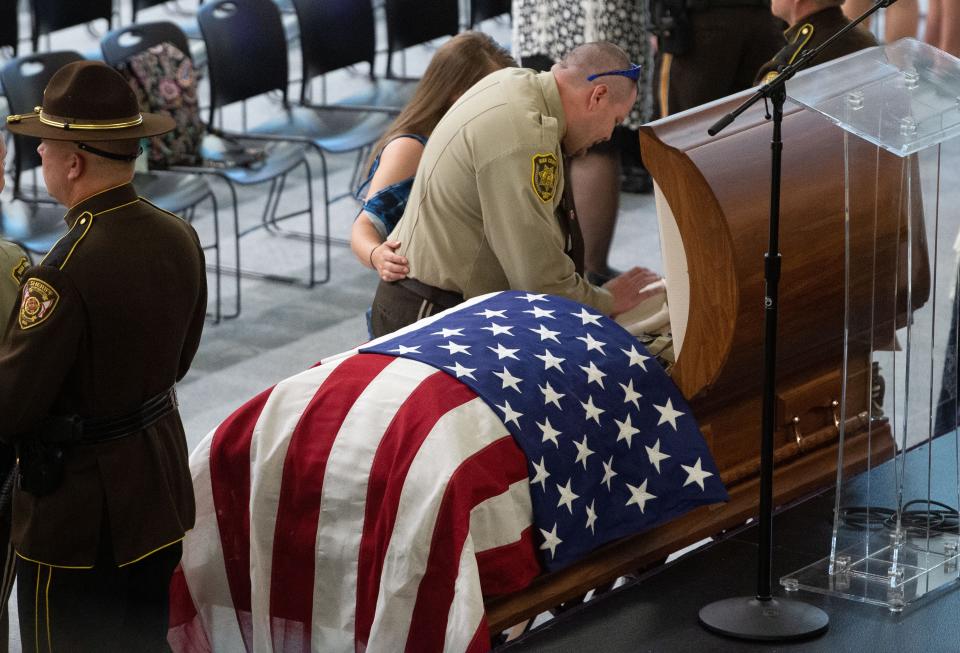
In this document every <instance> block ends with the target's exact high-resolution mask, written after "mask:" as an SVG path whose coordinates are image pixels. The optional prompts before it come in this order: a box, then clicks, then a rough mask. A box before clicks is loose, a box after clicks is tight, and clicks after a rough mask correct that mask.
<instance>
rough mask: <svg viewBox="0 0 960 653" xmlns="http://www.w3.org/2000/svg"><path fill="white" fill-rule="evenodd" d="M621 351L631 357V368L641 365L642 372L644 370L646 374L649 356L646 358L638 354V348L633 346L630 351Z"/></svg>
mask: <svg viewBox="0 0 960 653" xmlns="http://www.w3.org/2000/svg"><path fill="white" fill-rule="evenodd" d="M620 351H622V352H623V353H624V354H626V355H627V356H629V357H630V365H629V367H633V366H634V365H639V366H640V369H641V370H643V371H644V372H646V371H647V364H646V361H648V360H650V357H649V356H644V355H643V354H641V353H640V352H638V351H637V348H636V347H634V346H633V345H630V351H627V350H626V349H621V350H620Z"/></svg>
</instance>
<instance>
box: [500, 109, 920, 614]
mask: <svg viewBox="0 0 960 653" xmlns="http://www.w3.org/2000/svg"><path fill="white" fill-rule="evenodd" d="M746 95H747V93H743V94H740V95H738V96H731V97H730V98H726V99H723V100H719V101H717V102H715V103H712V104H709V105H705V106H703V107H700V108H697V109H693V110H691V111H688V112H685V113H682V114H677V115H676V116H671V117H669V118H666V119H664V120H660V121H658V122H655V123H652V124H650V125H647V126H645V127H643V128H641V132H640V142H641V149H642V152H643V159H644V162H645V164H646V166H647V168H648V169H649V171H650V173H651V174H652V175H653V178H654V179H655V181H656V183H657V187H658V188H657V194H658V196H657V202H658V213H659V215H660V221H661V225H660V228H661V241H662V242H663V252H662V254H663V259H664V266H665V276H666V279H667V288H668V301H669V304H670V317H671V324H672V329H673V334H674V343H675V350H676V351H677V352H678V354H677V361H676V365H675V366H674V368H673V372H672V376H673V379H674V380H675V382H676V383H677V385H678V386H679V388H680V389H681V391H682V392H683V394H684V395H685V396H686V397H687V398H688V399H689V400H690V403H691V407H692V409H693V412H694V415H695V416H696V418H697V420H698V422H699V424H700V426H701V429H702V431H703V434H704V436H705V437H706V440H707V443H708V444H709V445H710V448H711V450H712V453H713V456H714V459H715V461H716V463H717V466H718V467H719V469H720V470H721V475H722V479H723V481H724V482H725V484H726V485H727V488H728V490H729V493H730V498H731V500H730V502H729V503H727V504H720V505H713V506H708V507H703V508H700V509H697V510H694V511H693V512H691V513H689V514H687V515H686V516H685V517H683V518H681V519H678V520H676V521H674V522H671V523H669V524H667V525H665V526H661V527H659V528H656V529H654V530H653V531H650V532H647V533H642V534H640V535H636V536H633V537H630V538H626V539H624V540H621V541H619V542H616V543H614V544H612V545H608V546H605V547H603V548H601V549H599V550H597V551H595V552H594V553H593V554H591V555H590V556H589V557H587V558H586V559H584V560H582V561H581V562H579V563H578V564H575V565H573V566H572V567H570V568H567V569H564V570H562V571H560V572H557V573H554V574H549V575H545V576H542V577H540V578H538V579H537V580H536V581H535V582H534V583H533V585H531V586H530V587H528V588H527V589H525V590H524V591H522V592H518V593H515V594H511V595H508V596H504V597H498V598H495V599H492V600H489V601H488V602H487V617H488V621H489V624H490V630H491V632H493V633H496V632H499V631H501V630H503V629H505V628H507V627H509V626H511V625H513V624H516V623H519V622H521V621H523V620H524V619H527V618H530V617H533V616H535V615H536V614H538V613H540V612H542V611H543V610H547V609H551V608H554V607H556V606H558V605H561V604H563V603H564V602H566V601H570V600H572V599H575V598H577V597H580V596H582V595H583V594H584V593H586V592H587V591H589V590H590V589H593V588H597V587H602V586H604V585H605V584H608V583H610V582H611V581H613V580H614V579H616V578H617V577H618V576H621V575H624V574H626V573H631V572H635V571H636V570H638V569H643V568H644V567H646V566H649V565H651V564H653V563H655V562H656V561H658V560H662V559H663V558H665V557H666V556H667V555H668V554H670V553H672V552H674V551H677V550H679V549H681V548H683V547H684V546H687V545H689V544H691V543H693V542H697V541H699V540H701V539H703V538H705V537H709V536H713V535H716V534H718V533H720V532H721V531H723V530H725V529H729V528H732V527H736V526H738V525H741V524H743V523H744V522H745V521H746V520H747V519H748V518H750V517H753V516H755V515H756V513H757V506H758V501H759V477H758V472H759V450H760V413H761V377H762V366H761V357H762V336H763V313H764V310H763V298H764V280H763V255H764V252H765V250H766V246H767V238H768V214H769V201H768V198H769V193H770V172H769V170H770V138H771V134H772V126H771V124H770V122H769V121H768V120H767V119H766V117H765V115H764V107H763V104H762V103H760V104H757V105H755V106H754V107H753V108H752V109H751V110H750V111H748V112H747V113H745V114H744V115H742V116H741V117H740V119H739V120H738V121H737V122H736V123H734V124H733V125H732V126H731V127H729V128H728V129H727V130H726V131H725V132H723V133H722V134H721V135H719V136H718V137H716V138H711V137H710V136H708V135H707V128H708V127H709V126H710V125H711V124H713V123H714V122H716V120H718V119H719V118H720V117H722V116H723V115H725V114H726V113H729V112H730V111H731V110H733V109H734V108H735V107H736V106H738V105H739V104H740V102H741V101H742V100H743V99H745V97H746ZM783 133H784V159H783V184H782V200H781V205H782V208H781V251H782V255H783V273H782V280H781V285H780V301H781V305H780V320H779V342H778V363H777V369H778V377H777V414H776V424H777V431H776V434H775V460H776V472H775V476H774V493H775V496H774V500H775V504H776V505H783V504H784V503H786V502H789V501H791V500H794V499H797V498H799V497H802V496H804V495H808V494H810V493H813V492H816V491H819V490H822V489H825V488H826V487H828V486H829V485H831V483H833V482H834V481H835V479H836V471H837V459H838V441H839V433H840V419H841V414H843V415H845V416H846V429H845V440H844V452H843V461H844V462H843V464H844V467H845V468H846V469H847V470H848V472H850V473H854V472H856V471H858V470H861V469H863V468H864V467H865V465H866V461H867V459H868V457H872V460H873V462H874V464H875V463H876V462H877V461H878V460H881V459H883V458H885V457H889V456H890V455H892V452H893V442H892V439H891V437H890V436H889V429H888V427H887V425H886V423H885V422H884V421H883V420H882V419H880V420H878V419H874V420H873V423H871V420H870V417H869V416H868V415H869V412H868V408H869V405H870V400H871V396H870V395H871V392H872V391H873V390H874V386H876V385H877V384H876V383H874V382H873V381H874V379H873V377H872V375H873V374H874V371H873V370H872V368H871V365H870V362H869V361H870V348H871V346H872V347H874V348H877V349H882V348H890V347H892V346H896V345H895V337H894V331H895V329H896V328H899V327H901V326H903V325H904V324H905V321H906V317H905V314H906V310H905V309H906V307H905V306H896V307H895V306H892V305H890V306H884V305H882V304H879V305H877V311H876V313H875V315H877V316H889V318H888V323H889V324H888V325H884V327H885V328H884V329H882V330H878V329H877V328H876V325H874V327H873V334H874V340H873V344H872V345H871V344H870V341H869V339H868V338H867V337H858V336H859V334H865V333H867V332H868V331H870V325H867V324H857V323H853V322H851V324H850V325H849V329H850V338H849V348H850V356H849V361H850V364H849V368H848V371H847V375H848V379H849V381H850V382H849V383H848V384H847V394H846V410H845V411H841V406H840V399H841V385H842V383H841V381H842V373H843V372H842V360H843V344H844V339H843V334H844V288H845V279H844V238H845V236H844V218H845V206H846V203H845V192H846V187H845V186H846V182H845V174H844V170H845V168H844V148H845V147H847V148H848V154H849V157H850V159H849V160H850V161H851V162H852V163H851V165H850V166H849V168H848V170H849V171H850V175H851V176H850V185H849V190H850V193H851V196H855V197H856V198H863V201H858V202H852V203H851V207H852V208H851V215H850V246H851V251H852V252H859V251H863V252H869V255H871V256H874V253H875V265H874V266H873V279H853V280H851V284H850V303H851V307H857V306H869V304H870V302H872V301H873V297H872V294H873V293H872V290H873V288H874V287H884V286H885V285H886V283H887V282H889V280H891V279H893V280H895V281H894V283H900V284H905V283H907V282H908V277H912V284H913V285H912V297H913V300H912V302H913V304H914V308H917V307H919V306H920V305H922V304H923V303H925V302H926V299H927V297H928V295H929V289H930V283H929V276H930V275H929V270H928V262H927V260H926V259H923V258H921V257H914V259H913V270H912V271H911V274H909V275H908V274H906V270H905V269H904V268H905V266H904V265H903V264H901V263H898V262H897V261H898V260H900V261H903V260H906V259H907V257H905V256H903V257H899V256H897V250H898V248H901V247H903V246H904V245H905V244H906V238H907V237H908V236H907V234H908V233H913V234H918V236H917V237H920V236H919V234H922V233H923V229H919V228H914V229H912V230H908V229H907V225H906V218H905V216H907V215H908V212H907V210H906V208H907V207H906V206H905V202H904V200H903V198H904V197H905V192H904V189H905V187H906V183H907V179H906V177H908V176H910V175H915V167H916V166H915V162H913V163H908V164H907V165H904V164H903V163H902V161H903V160H901V159H898V158H896V157H893V156H892V155H888V154H886V153H885V152H883V151H878V148H876V147H874V146H872V145H870V144H868V143H866V142H864V141H859V140H857V139H855V138H850V139H848V142H847V143H846V145H845V143H844V136H843V132H841V131H840V130H839V129H838V128H836V127H834V126H833V125H832V124H830V123H829V122H827V121H826V120H825V119H823V118H821V117H819V116H817V115H815V114H813V113H811V112H808V111H805V110H803V109H801V108H800V107H798V106H796V105H792V104H788V106H787V108H786V110H785V117H784V127H783ZM861 163H862V165H860V164H861ZM874 198H875V200H874ZM910 215H912V216H913V217H912V219H913V220H914V221H915V224H916V222H917V221H922V219H923V218H922V211H921V210H917V207H914V210H913V211H912V213H911V214H910ZM915 251H923V248H920V249H919V250H915ZM860 267H861V268H862V267H865V266H860ZM899 294H901V295H903V294H904V293H899ZM864 313H869V311H864ZM877 319H879V318H877ZM878 332H879V333H882V334H884V337H882V338H881V340H886V342H879V343H878V342H877V338H876V334H877V333H878ZM887 333H889V338H886V334H887Z"/></svg>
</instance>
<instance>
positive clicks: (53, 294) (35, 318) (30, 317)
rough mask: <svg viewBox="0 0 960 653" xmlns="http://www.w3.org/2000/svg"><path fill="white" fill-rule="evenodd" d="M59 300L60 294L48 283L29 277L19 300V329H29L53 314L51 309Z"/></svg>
mask: <svg viewBox="0 0 960 653" xmlns="http://www.w3.org/2000/svg"><path fill="white" fill-rule="evenodd" d="M58 301H60V294H59V293H58V292H57V291H56V290H54V289H53V288H52V287H51V286H50V285H49V284H48V283H46V282H44V281H41V280H40V279H36V278H30V279H27V283H25V284H24V285H23V298H22V301H21V302H20V316H19V318H18V321H19V323H20V328H21V329H30V328H32V327H35V326H37V325H38V324H41V323H43V321H44V320H46V319H47V318H48V317H50V316H51V315H53V309H55V308H56V307H57V302H58Z"/></svg>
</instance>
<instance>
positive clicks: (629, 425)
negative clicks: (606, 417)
mask: <svg viewBox="0 0 960 653" xmlns="http://www.w3.org/2000/svg"><path fill="white" fill-rule="evenodd" d="M613 421H614V422H616V423H617V426H619V427H620V434H619V435H617V442H620V440H626V441H627V449H629V448H630V447H631V446H632V445H633V436H635V435H636V434H637V433H639V432H640V429H638V428H636V427H634V425H633V421H632V419H631V417H630V413H627V419H625V420H623V421H622V422H621V421H620V420H618V419H616V418H614V420H613Z"/></svg>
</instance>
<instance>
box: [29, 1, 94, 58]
mask: <svg viewBox="0 0 960 653" xmlns="http://www.w3.org/2000/svg"><path fill="white" fill-rule="evenodd" d="M30 17H31V19H32V22H31V30H30V43H31V45H32V46H33V51H34V52H36V51H37V46H38V44H39V42H40V36H42V35H44V34H50V33H52V32H56V31H58V30H61V29H65V28H67V27H73V26H75V25H83V24H84V23H90V22H93V21H95V20H97V19H98V18H104V19H106V21H107V24H108V25H109V26H110V27H113V0H82V1H78V0H30Z"/></svg>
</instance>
